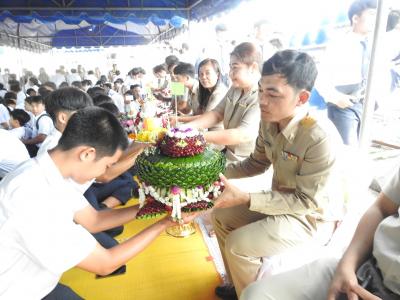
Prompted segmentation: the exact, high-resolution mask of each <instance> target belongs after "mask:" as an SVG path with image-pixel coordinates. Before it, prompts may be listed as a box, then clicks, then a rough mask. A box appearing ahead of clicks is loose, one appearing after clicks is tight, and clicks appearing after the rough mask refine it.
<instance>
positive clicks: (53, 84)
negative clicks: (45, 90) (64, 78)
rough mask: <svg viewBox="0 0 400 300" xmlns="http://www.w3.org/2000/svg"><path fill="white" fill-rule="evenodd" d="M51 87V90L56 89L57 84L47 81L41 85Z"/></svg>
mask: <svg viewBox="0 0 400 300" xmlns="http://www.w3.org/2000/svg"><path fill="white" fill-rule="evenodd" d="M42 86H43V87H49V88H50V90H51V91H55V90H56V89H57V85H56V84H55V83H54V82H52V81H46V82H45V83H42V85H41V87H42Z"/></svg>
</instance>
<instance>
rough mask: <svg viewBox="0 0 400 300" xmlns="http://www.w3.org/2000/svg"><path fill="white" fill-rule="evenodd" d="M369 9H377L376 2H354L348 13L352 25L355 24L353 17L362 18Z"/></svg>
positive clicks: (357, 0)
mask: <svg viewBox="0 0 400 300" xmlns="http://www.w3.org/2000/svg"><path fill="white" fill-rule="evenodd" d="M367 9H376V0H356V1H354V2H353V3H352V4H351V5H350V7H349V11H348V13H347V15H348V17H349V20H350V23H351V24H353V17H354V16H355V15H357V16H361V15H362V13H363V12H364V11H365V10H367Z"/></svg>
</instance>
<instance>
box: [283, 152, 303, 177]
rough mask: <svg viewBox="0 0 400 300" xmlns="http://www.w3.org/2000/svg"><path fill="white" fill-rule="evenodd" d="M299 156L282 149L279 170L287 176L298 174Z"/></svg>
mask: <svg viewBox="0 0 400 300" xmlns="http://www.w3.org/2000/svg"><path fill="white" fill-rule="evenodd" d="M298 163H299V157H298V156H296V155H294V154H292V153H290V152H285V151H282V152H281V153H280V157H279V170H280V172H281V173H282V174H286V176H296V174H297V171H298Z"/></svg>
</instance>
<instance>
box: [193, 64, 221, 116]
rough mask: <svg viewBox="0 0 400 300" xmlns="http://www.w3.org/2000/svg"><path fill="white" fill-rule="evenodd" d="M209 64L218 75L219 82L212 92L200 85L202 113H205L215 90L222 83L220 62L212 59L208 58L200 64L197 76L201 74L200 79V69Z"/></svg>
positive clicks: (200, 107)
mask: <svg viewBox="0 0 400 300" xmlns="http://www.w3.org/2000/svg"><path fill="white" fill-rule="evenodd" d="M207 64H210V65H212V67H213V69H214V71H215V72H216V73H217V74H218V80H217V83H216V84H215V86H214V87H213V88H212V89H211V90H209V89H207V88H205V87H204V86H202V85H201V83H199V109H200V111H201V112H204V111H205V109H206V107H207V105H208V102H209V100H210V97H211V95H212V93H214V91H215V89H216V88H217V87H218V86H219V84H220V83H221V68H220V66H219V63H218V61H216V60H215V59H212V58H206V59H204V60H202V61H201V62H200V63H199V67H198V69H197V74H199V77H200V68H201V67H202V66H205V65H207Z"/></svg>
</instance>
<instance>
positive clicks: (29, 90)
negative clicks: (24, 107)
mask: <svg viewBox="0 0 400 300" xmlns="http://www.w3.org/2000/svg"><path fill="white" fill-rule="evenodd" d="M32 92H35V93H36V90H35V89H33V88H29V89H27V90H26V94H27V95H30V94H31V93H32Z"/></svg>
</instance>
